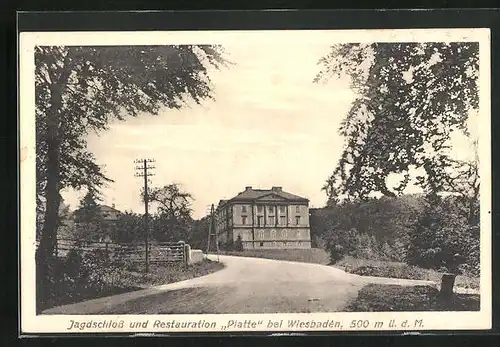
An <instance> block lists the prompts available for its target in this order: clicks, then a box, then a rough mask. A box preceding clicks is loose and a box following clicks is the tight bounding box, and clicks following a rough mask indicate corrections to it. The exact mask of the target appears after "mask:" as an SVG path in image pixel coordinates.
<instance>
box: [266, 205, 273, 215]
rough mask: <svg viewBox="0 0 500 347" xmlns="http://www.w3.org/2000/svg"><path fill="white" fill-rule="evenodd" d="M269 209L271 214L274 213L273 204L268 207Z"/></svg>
mask: <svg viewBox="0 0 500 347" xmlns="http://www.w3.org/2000/svg"><path fill="white" fill-rule="evenodd" d="M267 210H268V211H269V213H270V214H273V213H274V207H273V206H269V207H268V208H267Z"/></svg>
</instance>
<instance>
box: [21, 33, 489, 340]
mask: <svg viewBox="0 0 500 347" xmlns="http://www.w3.org/2000/svg"><path fill="white" fill-rule="evenodd" d="M489 40H490V37H489V31H488V30H487V29H467V30H465V29H464V30H462V29H425V30H424V29H420V30H413V29H412V30H363V31H355V30H349V31H342V30H330V31H328V30H322V31H320V30H318V31H305V30H303V31H301V30H296V31H240V32H238V31H219V32H208V31H196V32H182V31H181V32H154V33H153V32H116V33H104V32H86V33H83V32H65V33H22V34H21V37H20V45H19V47H20V48H19V49H20V51H19V54H20V69H19V73H20V95H19V100H20V121H19V126H20V143H21V147H20V162H21V173H20V177H21V188H20V189H21V193H20V194H21V231H20V233H21V235H20V241H21V265H20V268H21V284H20V287H21V313H22V316H21V317H22V319H21V323H22V330H23V332H27V333H35V332H57V333H64V332H66V333H82V332H93V333H95V332H178V331H183V332H193V331H198V332H207V331H208V332H210V331H215V332H221V333H224V332H228V331H277V332H279V331H318V330H320V331H332V330H333V331H344V330H426V329H484V328H489V327H490V326H491V254H490V252H491V250H490V248H491V247H490V246H491V224H490V220H489V219H490V206H491V203H490V190H491V186H490V185H491V182H490V154H491V152H490V151H491V149H490V99H489V98H490V85H489V78H490V76H489V75H490V65H489V64H490V62H489V59H490V58H489V55H490V51H489V50H490V47H489V45H490V42H489ZM453 317H454V318H453Z"/></svg>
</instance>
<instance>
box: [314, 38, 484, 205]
mask: <svg viewBox="0 0 500 347" xmlns="http://www.w3.org/2000/svg"><path fill="white" fill-rule="evenodd" d="M478 48H479V47H478V44H477V43H468V42H460V43H456V42H452V43H372V44H358V43H348V44H339V45H335V46H333V47H332V50H331V53H330V54H328V55H327V56H325V57H323V58H322V59H321V61H320V64H321V65H322V70H321V71H320V73H319V74H318V75H317V77H316V79H315V81H316V82H320V81H322V80H325V79H328V78H331V77H333V76H337V77H338V76H342V75H348V76H349V77H350V79H351V87H352V89H353V90H354V91H355V92H356V99H355V101H354V102H353V104H352V106H351V108H350V110H349V112H348V114H347V116H346V117H345V119H344V120H343V121H342V124H341V128H340V134H341V135H342V136H344V137H345V138H346V146H345V148H344V150H343V153H342V155H341V158H340V160H339V162H338V165H337V168H336V169H335V171H334V173H333V174H332V176H331V177H330V178H329V179H328V181H327V183H326V185H325V187H324V189H325V190H326V192H327V194H328V195H329V196H330V197H331V198H333V199H335V198H336V197H337V196H339V195H348V196H354V197H366V196H367V195H368V194H370V193H372V192H381V193H383V194H384V195H387V196H395V195H398V194H400V193H401V192H402V191H403V190H404V188H405V187H406V186H407V185H408V183H409V181H410V177H409V171H410V169H412V168H421V169H423V170H424V171H425V173H426V175H425V176H419V177H417V180H418V181H417V184H418V185H419V186H420V187H421V188H423V189H424V191H425V193H426V194H427V195H428V196H430V195H436V194H438V193H439V192H442V191H445V190H446V189H448V181H449V175H448V172H447V170H446V168H449V167H451V166H452V165H453V162H452V160H451V159H450V157H449V155H448V153H447V149H448V148H447V146H448V144H449V140H450V135H451V133H452V132H454V131H460V132H463V133H464V134H466V135H468V131H467V119H468V117H469V114H470V112H471V111H472V110H476V109H477V108H478V86H477V78H478V74H479V64H478ZM390 174H400V175H402V176H403V177H404V179H403V180H402V181H401V184H400V185H399V186H398V187H395V188H392V189H391V187H388V185H387V178H388V177H389V175H390Z"/></svg>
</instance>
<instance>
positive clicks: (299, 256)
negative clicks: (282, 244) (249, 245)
mask: <svg viewBox="0 0 500 347" xmlns="http://www.w3.org/2000/svg"><path fill="white" fill-rule="evenodd" d="M220 254H225V255H233V256H240V257H251V258H265V259H274V260H287V261H297V262H302V263H313V264H323V265H328V264H329V263H330V258H329V255H328V253H327V252H326V251H325V250H323V249H320V248H309V249H262V250H260V249H255V250H253V249H249V250H244V251H241V252H236V251H222V252H220Z"/></svg>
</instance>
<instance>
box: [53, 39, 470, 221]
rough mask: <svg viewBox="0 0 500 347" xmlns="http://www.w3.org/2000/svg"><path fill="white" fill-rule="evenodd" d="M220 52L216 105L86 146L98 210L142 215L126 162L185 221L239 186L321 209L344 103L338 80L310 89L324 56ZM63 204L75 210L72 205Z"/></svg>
mask: <svg viewBox="0 0 500 347" xmlns="http://www.w3.org/2000/svg"><path fill="white" fill-rule="evenodd" d="M226 50H227V51H228V53H229V54H230V55H229V59H230V60H231V61H233V62H234V63H235V65H234V66H232V67H230V68H227V69H222V70H220V71H215V72H214V73H213V74H212V75H211V77H212V80H213V82H214V93H215V97H216V101H214V102H212V101H210V102H205V103H204V104H203V105H201V106H197V105H193V106H192V107H191V108H186V109H183V110H180V111H174V110H166V111H164V112H162V113H161V114H160V115H158V116H151V115H142V116H140V117H137V118H128V119H127V120H126V121H122V122H117V123H114V124H112V125H111V127H110V130H109V131H107V132H105V133H102V134H101V135H100V136H95V135H90V136H89V139H88V146H89V150H90V151H92V152H93V153H94V154H95V156H96V158H97V161H98V163H99V164H101V165H106V166H105V172H106V174H107V175H108V176H109V177H110V178H112V179H113V180H114V181H115V183H112V184H110V185H109V187H108V188H107V189H105V190H104V191H103V195H104V201H103V203H105V204H108V205H112V204H115V205H116V208H118V209H119V210H122V211H125V210H133V211H135V212H139V213H142V212H143V210H144V207H143V205H142V204H141V202H140V199H139V192H140V188H141V187H142V184H143V181H142V179H140V178H137V177H134V163H133V160H134V159H136V158H141V157H148V158H154V159H155V160H156V164H155V165H156V169H155V170H154V173H155V176H153V177H152V178H151V183H152V185H154V186H162V185H166V184H170V183H172V182H176V183H180V184H181V185H182V187H183V188H184V189H185V190H187V191H189V192H190V193H192V194H193V196H194V198H195V201H194V204H193V209H194V217H195V218H198V217H201V216H203V215H205V214H206V212H207V208H208V206H209V205H210V204H211V203H214V204H217V203H218V201H219V200H220V199H226V198H231V197H233V196H234V195H236V194H237V193H238V192H240V191H242V190H244V187H245V186H253V187H255V188H261V189H266V188H271V186H282V187H283V190H285V191H288V192H290V193H293V194H297V195H301V196H304V197H306V198H308V199H310V204H311V206H316V207H320V206H323V205H324V204H325V202H326V195H325V194H324V192H323V191H322V190H321V188H322V186H323V185H324V183H325V181H326V179H327V178H328V176H329V175H330V174H331V173H332V171H333V170H334V168H335V166H336V163H337V160H338V158H339V156H340V153H341V150H342V146H343V139H342V138H341V137H340V136H339V135H338V132H337V129H338V126H339V122H340V121H341V120H342V118H343V117H344V116H345V114H346V112H347V111H348V109H349V107H350V103H351V102H352V100H353V97H354V94H353V92H352V91H351V90H350V89H349V85H348V84H349V81H348V79H347V78H344V79H338V80H337V79H333V80H330V81H329V82H328V83H326V84H314V83H312V80H313V78H314V77H315V75H316V73H317V72H318V71H319V70H318V69H319V65H317V62H318V60H319V59H320V58H321V57H322V56H323V55H324V54H325V53H327V52H328V51H329V47H328V46H326V45H319V44H317V43H314V44H307V43H297V44H296V45H290V44H288V43H287V44H286V45H285V44H282V45H280V44H279V42H276V43H275V44H273V45H267V46H266V45H262V44H260V45H253V44H245V42H241V43H239V44H233V45H231V46H226ZM456 148H457V150H458V152H463V151H468V150H469V148H470V147H468V146H467V145H464V144H463V142H460V141H459V142H458V143H457V145H456ZM63 197H64V199H65V202H66V203H67V204H70V206H71V208H76V207H77V206H78V202H79V199H80V197H81V195H80V194H78V193H76V192H73V191H66V192H64V193H63Z"/></svg>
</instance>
